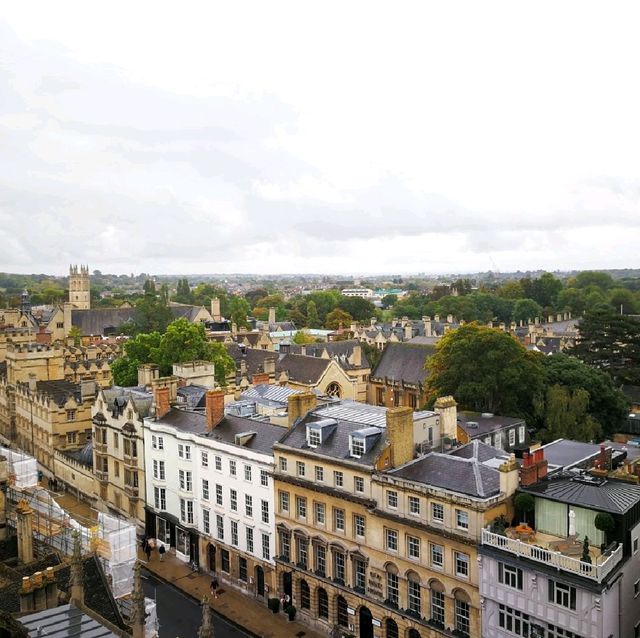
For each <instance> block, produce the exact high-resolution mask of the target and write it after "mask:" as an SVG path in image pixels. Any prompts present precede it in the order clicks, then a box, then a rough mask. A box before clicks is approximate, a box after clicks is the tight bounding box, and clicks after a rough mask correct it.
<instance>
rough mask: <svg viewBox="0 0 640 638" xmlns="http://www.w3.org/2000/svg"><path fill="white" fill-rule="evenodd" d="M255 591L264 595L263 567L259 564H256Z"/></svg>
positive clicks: (259, 594)
mask: <svg viewBox="0 0 640 638" xmlns="http://www.w3.org/2000/svg"><path fill="white" fill-rule="evenodd" d="M256 593H257V594H258V596H264V569H262V567H260V565H257V566H256Z"/></svg>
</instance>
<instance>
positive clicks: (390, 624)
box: [384, 618, 398, 638]
mask: <svg viewBox="0 0 640 638" xmlns="http://www.w3.org/2000/svg"><path fill="white" fill-rule="evenodd" d="M384 626H385V631H386V638H398V623H396V621H395V620H393V618H387V621H386V623H385V625H384Z"/></svg>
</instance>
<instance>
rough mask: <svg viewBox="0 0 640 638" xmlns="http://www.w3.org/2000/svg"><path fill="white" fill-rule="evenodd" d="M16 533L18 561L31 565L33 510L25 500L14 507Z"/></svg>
mask: <svg viewBox="0 0 640 638" xmlns="http://www.w3.org/2000/svg"><path fill="white" fill-rule="evenodd" d="M16 532H17V535H18V560H19V561H20V562H21V563H31V562H32V561H33V510H32V509H31V508H30V507H29V503H27V501H26V500H25V499H22V500H21V501H20V502H19V503H18V505H17V506H16Z"/></svg>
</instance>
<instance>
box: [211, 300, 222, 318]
mask: <svg viewBox="0 0 640 638" xmlns="http://www.w3.org/2000/svg"><path fill="white" fill-rule="evenodd" d="M211 318H212V319H213V320H214V321H215V322H220V321H222V314H220V299H218V297H214V298H213V299H212V300H211Z"/></svg>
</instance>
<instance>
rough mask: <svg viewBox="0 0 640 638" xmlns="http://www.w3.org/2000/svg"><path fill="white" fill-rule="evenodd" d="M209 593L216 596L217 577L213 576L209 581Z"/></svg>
mask: <svg viewBox="0 0 640 638" xmlns="http://www.w3.org/2000/svg"><path fill="white" fill-rule="evenodd" d="M211 593H212V594H213V597H214V598H217V597H218V579H217V578H216V577H215V576H214V578H213V580H212V581H211Z"/></svg>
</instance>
